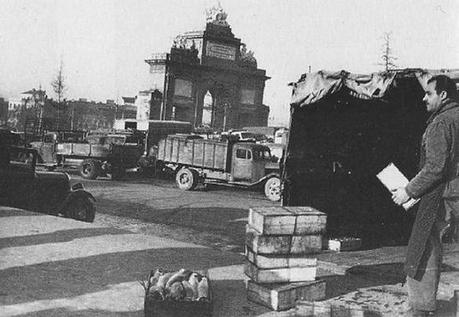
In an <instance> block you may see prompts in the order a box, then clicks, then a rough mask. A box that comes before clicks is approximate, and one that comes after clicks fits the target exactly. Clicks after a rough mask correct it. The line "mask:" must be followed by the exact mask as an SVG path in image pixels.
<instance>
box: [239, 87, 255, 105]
mask: <svg viewBox="0 0 459 317" xmlns="http://www.w3.org/2000/svg"><path fill="white" fill-rule="evenodd" d="M241 103H244V104H248V105H253V104H255V90H253V89H241Z"/></svg>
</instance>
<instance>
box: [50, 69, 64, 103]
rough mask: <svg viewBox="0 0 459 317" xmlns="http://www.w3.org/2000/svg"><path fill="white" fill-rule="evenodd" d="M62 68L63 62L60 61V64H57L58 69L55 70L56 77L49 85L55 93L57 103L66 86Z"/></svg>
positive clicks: (62, 96) (61, 97) (60, 99)
mask: <svg viewBox="0 0 459 317" xmlns="http://www.w3.org/2000/svg"><path fill="white" fill-rule="evenodd" d="M63 68H64V65H63V63H62V61H61V63H60V65H59V70H58V71H57V74H56V77H55V78H54V80H53V81H52V82H51V86H52V87H53V90H54V92H55V93H56V96H57V102H58V103H59V104H60V103H61V101H62V100H63V99H64V93H65V90H67V87H66V85H65V81H64V72H63Z"/></svg>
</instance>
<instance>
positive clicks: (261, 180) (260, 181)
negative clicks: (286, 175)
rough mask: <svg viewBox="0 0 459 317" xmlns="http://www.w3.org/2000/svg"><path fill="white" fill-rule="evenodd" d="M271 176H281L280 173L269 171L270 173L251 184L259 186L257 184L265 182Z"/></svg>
mask: <svg viewBox="0 0 459 317" xmlns="http://www.w3.org/2000/svg"><path fill="white" fill-rule="evenodd" d="M271 177H279V178H280V175H279V174H278V173H269V174H268V175H265V176H263V177H262V178H260V179H259V180H258V181H256V182H255V183H253V184H252V185H251V186H257V185H260V184H263V183H264V182H266V181H267V180H268V179H270V178H271Z"/></svg>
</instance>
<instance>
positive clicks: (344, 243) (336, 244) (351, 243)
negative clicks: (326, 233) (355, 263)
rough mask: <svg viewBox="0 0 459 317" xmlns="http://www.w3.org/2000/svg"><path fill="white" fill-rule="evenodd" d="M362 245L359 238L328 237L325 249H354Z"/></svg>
mask: <svg viewBox="0 0 459 317" xmlns="http://www.w3.org/2000/svg"><path fill="white" fill-rule="evenodd" d="M361 247H362V240H361V239H360V238H337V239H329V240H328V242H327V249H328V250H331V251H355V250H358V249H360V248H361Z"/></svg>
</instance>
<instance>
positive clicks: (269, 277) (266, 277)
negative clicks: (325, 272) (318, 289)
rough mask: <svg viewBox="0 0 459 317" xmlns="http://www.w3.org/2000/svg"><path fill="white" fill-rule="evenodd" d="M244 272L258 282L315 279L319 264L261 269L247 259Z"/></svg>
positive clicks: (288, 281)
mask: <svg viewBox="0 0 459 317" xmlns="http://www.w3.org/2000/svg"><path fill="white" fill-rule="evenodd" d="M244 273H245V274H246V275H247V276H248V277H249V278H250V279H252V280H253V281H254V282H256V283H290V282H306V281H314V280H315V279H316V274H317V266H307V267H291V268H277V269H260V268H258V267H257V266H256V265H255V264H253V263H250V262H249V261H248V260H246V262H245V265H244Z"/></svg>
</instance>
